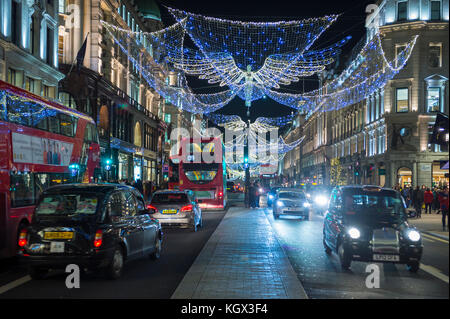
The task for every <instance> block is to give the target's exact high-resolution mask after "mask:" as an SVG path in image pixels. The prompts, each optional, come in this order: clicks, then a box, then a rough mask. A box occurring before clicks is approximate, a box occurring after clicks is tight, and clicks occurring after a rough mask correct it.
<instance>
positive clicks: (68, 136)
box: [0, 81, 100, 258]
mask: <svg viewBox="0 0 450 319" xmlns="http://www.w3.org/2000/svg"><path fill="white" fill-rule="evenodd" d="M99 163H100V145H99V142H98V134H97V128H96V125H95V122H94V121H93V120H92V118H90V117H89V116H87V115H85V114H83V113H80V112H77V111H75V110H72V109H70V108H67V107H64V106H62V105H59V104H57V103H55V102H52V101H48V100H45V99H43V98H42V97H40V96H37V95H34V94H32V93H30V92H28V91H25V90H22V89H20V88H18V87H15V86H12V85H10V84H8V83H5V82H3V81H0V258H4V257H10V256H13V255H15V254H16V251H17V236H18V232H19V231H20V229H21V228H23V227H24V226H25V225H26V224H27V223H29V222H30V221H31V216H32V213H33V208H34V205H35V203H36V200H37V199H38V197H39V195H40V193H41V192H42V191H43V190H45V189H46V188H47V187H49V186H53V185H56V184H61V183H70V182H86V183H89V182H93V178H94V171H96V172H98V169H99Z"/></svg>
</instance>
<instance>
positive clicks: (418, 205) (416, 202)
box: [412, 186, 423, 218]
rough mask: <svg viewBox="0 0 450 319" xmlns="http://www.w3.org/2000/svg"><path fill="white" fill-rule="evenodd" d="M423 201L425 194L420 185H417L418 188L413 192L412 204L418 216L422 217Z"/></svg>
mask: <svg viewBox="0 0 450 319" xmlns="http://www.w3.org/2000/svg"><path fill="white" fill-rule="evenodd" d="M422 203H423V194H422V192H421V191H420V188H419V186H416V189H414V190H413V192H412V204H413V207H414V209H415V211H416V217H417V218H422Z"/></svg>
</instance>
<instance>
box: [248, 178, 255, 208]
mask: <svg viewBox="0 0 450 319" xmlns="http://www.w3.org/2000/svg"><path fill="white" fill-rule="evenodd" d="M254 197H255V185H254V184H253V183H252V184H250V187H249V188H248V201H249V206H250V208H255V198H254Z"/></svg>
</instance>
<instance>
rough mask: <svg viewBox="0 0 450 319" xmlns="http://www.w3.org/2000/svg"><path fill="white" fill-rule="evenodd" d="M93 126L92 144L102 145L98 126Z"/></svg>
mask: <svg viewBox="0 0 450 319" xmlns="http://www.w3.org/2000/svg"><path fill="white" fill-rule="evenodd" d="M91 125H92V142H94V143H97V144H100V142H99V141H98V130H97V126H95V125H94V124H91Z"/></svg>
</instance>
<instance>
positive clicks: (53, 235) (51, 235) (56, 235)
mask: <svg viewBox="0 0 450 319" xmlns="http://www.w3.org/2000/svg"><path fill="white" fill-rule="evenodd" d="M72 238H73V232H70V231H50V232H45V233H44V239H72Z"/></svg>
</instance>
